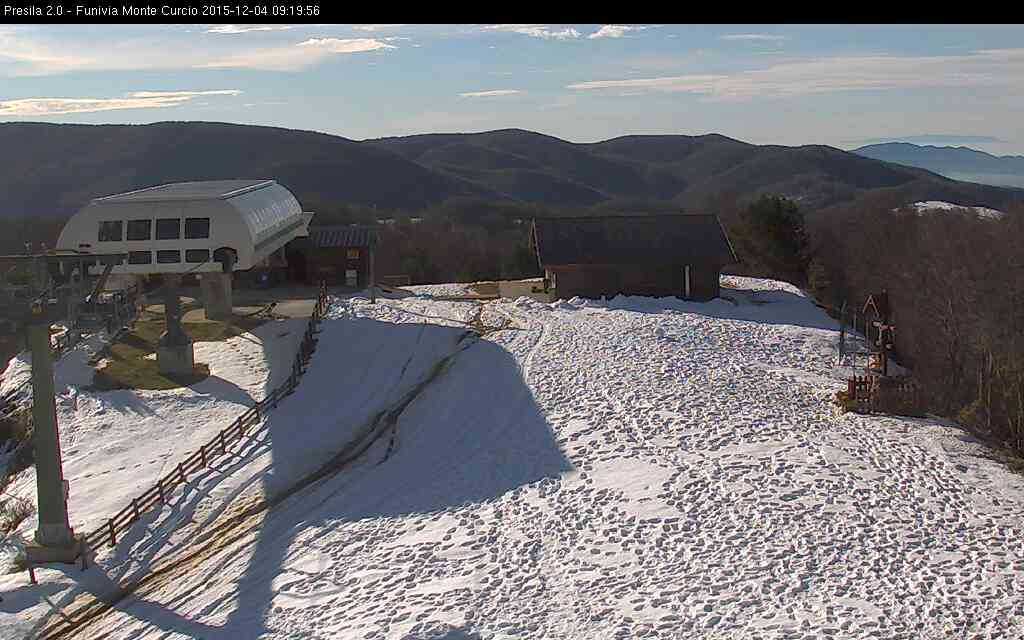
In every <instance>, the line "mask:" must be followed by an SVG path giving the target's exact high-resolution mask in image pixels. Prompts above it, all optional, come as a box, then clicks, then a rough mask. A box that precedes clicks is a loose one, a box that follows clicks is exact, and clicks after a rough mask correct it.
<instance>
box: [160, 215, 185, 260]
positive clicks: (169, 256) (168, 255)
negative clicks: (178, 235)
mask: <svg viewBox="0 0 1024 640" xmlns="http://www.w3.org/2000/svg"><path fill="white" fill-rule="evenodd" d="M159 229H160V226H159V222H158V223H157V230H158V231H159ZM156 261H157V263H158V264H173V263H175V262H181V251H178V250H177V249H162V250H160V251H157V252H156Z"/></svg>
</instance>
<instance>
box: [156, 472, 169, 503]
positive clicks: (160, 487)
mask: <svg viewBox="0 0 1024 640" xmlns="http://www.w3.org/2000/svg"><path fill="white" fill-rule="evenodd" d="M156 489H157V491H159V492H160V504H164V503H165V502H167V498H165V497H164V479H163V478H160V479H159V480H157V481H156Z"/></svg>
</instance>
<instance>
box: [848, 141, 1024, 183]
mask: <svg viewBox="0 0 1024 640" xmlns="http://www.w3.org/2000/svg"><path fill="white" fill-rule="evenodd" d="M853 153H856V154H857V155H861V156H864V157H866V158H873V159H875V160H883V161H885V162H895V163H898V164H902V165H907V166H910V167H920V168H922V169H927V170H928V171H934V172H935V173H938V174H941V175H944V176H946V177H947V178H952V179H954V180H965V181H968V182H978V183H981V184H991V185H999V186H1010V187H1024V156H994V155H992V154H990V153H985V152H984V151H978V150H976V149H969V148H968V147H934V146H930V145H928V146H921V145H916V144H910V143H907V142H888V143H885V144H872V145H868V146H866V147H861V148H859V149H854V151H853Z"/></svg>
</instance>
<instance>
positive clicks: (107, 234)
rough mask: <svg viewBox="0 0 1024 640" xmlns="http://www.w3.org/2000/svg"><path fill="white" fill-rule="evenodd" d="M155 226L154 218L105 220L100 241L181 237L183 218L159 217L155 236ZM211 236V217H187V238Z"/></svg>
mask: <svg viewBox="0 0 1024 640" xmlns="http://www.w3.org/2000/svg"><path fill="white" fill-rule="evenodd" d="M153 227H154V224H153V220H128V221H125V220H103V221H101V222H100V231H99V241H100V242H121V241H122V240H132V241H135V240H180V239H181V218H157V219H156V225H155V227H156V235H155V237H153V235H154V234H153V231H154V229H153ZM209 237H210V219H209V218H185V239H186V240H202V239H203V238H209Z"/></svg>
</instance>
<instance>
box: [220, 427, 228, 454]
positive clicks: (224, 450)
mask: <svg viewBox="0 0 1024 640" xmlns="http://www.w3.org/2000/svg"><path fill="white" fill-rule="evenodd" d="M217 437H218V438H220V453H221V455H224V454H225V453H227V452H228V447H227V444H226V443H225V442H224V430H223V429H221V430H220V433H219V434H217Z"/></svg>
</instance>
